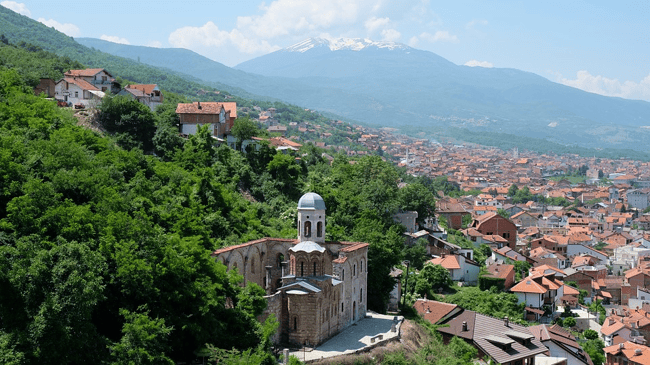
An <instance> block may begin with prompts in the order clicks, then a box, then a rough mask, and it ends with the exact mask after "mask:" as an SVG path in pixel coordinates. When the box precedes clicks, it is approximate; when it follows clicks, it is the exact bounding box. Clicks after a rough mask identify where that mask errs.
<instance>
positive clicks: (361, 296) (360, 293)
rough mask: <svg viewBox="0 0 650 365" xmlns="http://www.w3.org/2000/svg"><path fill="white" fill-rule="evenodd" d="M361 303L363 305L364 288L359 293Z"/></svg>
mask: <svg viewBox="0 0 650 365" xmlns="http://www.w3.org/2000/svg"><path fill="white" fill-rule="evenodd" d="M359 303H363V288H361V291H359Z"/></svg>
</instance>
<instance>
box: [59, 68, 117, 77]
mask: <svg viewBox="0 0 650 365" xmlns="http://www.w3.org/2000/svg"><path fill="white" fill-rule="evenodd" d="M102 71H104V72H106V74H107V75H109V76H111V74H109V73H108V71H106V70H104V69H103V68H87V69H85V70H70V71H68V72H66V73H65V74H64V76H77V77H92V76H95V75H97V74H98V73H100V72H102Z"/></svg>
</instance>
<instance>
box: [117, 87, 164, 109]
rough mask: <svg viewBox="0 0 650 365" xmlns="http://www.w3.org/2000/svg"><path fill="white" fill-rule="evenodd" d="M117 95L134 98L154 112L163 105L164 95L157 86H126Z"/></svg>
mask: <svg viewBox="0 0 650 365" xmlns="http://www.w3.org/2000/svg"><path fill="white" fill-rule="evenodd" d="M117 95H124V96H128V97H130V98H133V99H135V100H137V101H139V102H140V103H142V104H144V105H146V106H148V107H149V109H151V110H152V111H153V110H155V109H156V107H158V106H159V105H162V103H163V99H164V98H163V94H162V91H160V88H158V85H157V84H133V85H126V86H125V87H124V88H123V89H122V90H120V92H119V93H117Z"/></svg>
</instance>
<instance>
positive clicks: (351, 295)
mask: <svg viewBox="0 0 650 365" xmlns="http://www.w3.org/2000/svg"><path fill="white" fill-rule="evenodd" d="M325 210H326V209H325V201H324V200H323V198H322V197H321V196H320V195H318V194H316V193H307V194H305V195H303V196H302V197H301V198H300V200H299V201H298V217H297V218H298V219H297V221H298V222H297V223H298V238H297V239H295V240H294V239H279V238H262V239H259V240H255V241H251V242H247V243H243V244H240V245H236V246H230V247H225V248H222V249H219V250H217V251H215V252H214V253H213V254H212V255H213V256H214V257H215V259H216V260H218V261H220V262H221V263H223V264H224V265H226V267H227V268H228V270H234V269H237V270H238V272H239V273H240V274H241V275H243V276H244V283H248V282H254V283H256V284H258V285H260V286H261V287H262V288H264V289H265V290H266V294H267V295H266V299H267V303H268V306H267V309H266V312H265V316H268V315H270V314H275V316H276V318H277V319H278V321H279V323H280V327H279V329H278V333H277V334H276V336H275V337H274V341H276V342H280V343H285V344H293V345H307V346H316V345H318V344H320V343H323V342H324V341H325V340H327V339H329V338H330V337H332V336H334V335H335V334H337V333H339V332H340V331H341V330H343V329H344V328H346V327H348V326H350V325H352V324H353V323H355V322H357V321H359V320H360V319H362V318H364V317H365V314H366V309H367V278H368V244H367V243H363V242H326V241H325V231H326V225H325Z"/></svg>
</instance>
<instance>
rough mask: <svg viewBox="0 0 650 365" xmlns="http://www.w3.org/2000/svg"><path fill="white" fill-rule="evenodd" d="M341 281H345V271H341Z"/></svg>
mask: <svg viewBox="0 0 650 365" xmlns="http://www.w3.org/2000/svg"><path fill="white" fill-rule="evenodd" d="M341 280H345V269H343V272H342V274H341Z"/></svg>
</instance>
